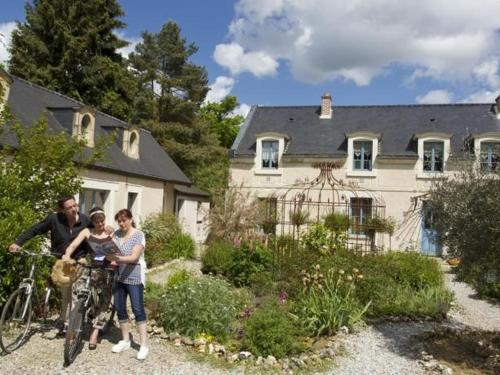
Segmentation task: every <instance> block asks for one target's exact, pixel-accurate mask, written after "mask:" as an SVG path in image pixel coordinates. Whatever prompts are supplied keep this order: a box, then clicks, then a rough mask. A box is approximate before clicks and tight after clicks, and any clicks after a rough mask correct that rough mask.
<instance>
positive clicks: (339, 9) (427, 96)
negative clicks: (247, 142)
mask: <svg viewBox="0 0 500 375" xmlns="http://www.w3.org/2000/svg"><path fill="white" fill-rule="evenodd" d="M119 2H120V4H121V5H122V7H123V9H124V11H125V13H126V16H125V17H124V22H125V23H126V24H127V28H126V29H124V30H121V31H120V35H121V36H122V37H123V38H125V39H127V40H129V41H131V42H132V43H134V42H137V41H138V40H139V37H140V33H141V31H143V30H148V31H155V32H156V31H158V30H159V29H160V28H161V26H162V25H163V24H164V23H165V22H167V21H168V20H174V21H176V22H177V23H178V24H179V25H180V26H181V28H182V32H183V35H184V36H185V38H186V39H187V40H188V41H189V42H194V43H195V44H197V45H198V47H199V52H198V53H197V54H196V55H195V56H194V57H193V61H194V62H196V63H198V64H202V65H204V66H205V67H206V68H207V71H208V74H209V79H210V83H211V84H212V90H211V93H210V96H209V99H210V100H212V101H216V100H219V99H220V98H222V97H223V96H224V94H228V93H229V94H231V95H236V96H237V97H238V100H239V102H240V103H242V108H241V110H242V112H245V110H247V109H248V106H249V105H253V104H259V105H311V104H319V101H320V97H321V94H322V93H323V92H325V91H329V92H331V93H332V97H333V102H334V105H336V104H337V105H379V104H415V103H449V102H492V101H493V100H494V98H495V97H496V95H497V94H498V93H499V92H500V76H499V74H498V66H499V63H500V40H499V29H500V17H498V14H500V1H498V0H475V1H470V0H419V1H418V2H416V1H414V0H352V1H349V2H346V1H344V0H308V1H303V0H237V1H236V0H210V1H200V0H198V1H195V0H183V1H178V0H140V1H139V0H119ZM23 3H24V1H21V0H2V12H1V13H0V33H2V34H4V37H3V40H4V44H5V43H8V35H9V33H10V31H11V30H12V28H13V26H14V24H13V23H12V22H13V21H15V20H23V19H24V8H23ZM131 46H133V44H132V45H131ZM123 53H126V51H123ZM5 58H7V55H6V52H5V48H4V47H3V46H0V60H2V59H5Z"/></svg>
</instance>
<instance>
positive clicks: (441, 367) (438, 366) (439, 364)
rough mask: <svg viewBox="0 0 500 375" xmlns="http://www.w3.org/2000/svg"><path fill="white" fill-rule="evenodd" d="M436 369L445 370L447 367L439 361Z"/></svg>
mask: <svg viewBox="0 0 500 375" xmlns="http://www.w3.org/2000/svg"><path fill="white" fill-rule="evenodd" d="M434 369H435V370H438V371H440V372H443V371H444V369H445V367H444V366H443V365H442V364H441V363H438V364H437V365H436V367H434Z"/></svg>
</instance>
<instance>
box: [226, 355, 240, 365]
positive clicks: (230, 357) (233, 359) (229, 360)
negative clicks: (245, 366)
mask: <svg viewBox="0 0 500 375" xmlns="http://www.w3.org/2000/svg"><path fill="white" fill-rule="evenodd" d="M237 360H238V354H232V355H230V356H229V357H227V361H228V362H229V363H233V362H236V361H237Z"/></svg>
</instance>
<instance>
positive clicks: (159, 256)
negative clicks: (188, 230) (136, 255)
mask: <svg viewBox="0 0 500 375" xmlns="http://www.w3.org/2000/svg"><path fill="white" fill-rule="evenodd" d="M141 229H142V231H143V232H144V234H145V235H146V251H145V252H144V256H145V257H146V263H147V265H148V267H150V268H151V267H155V266H158V265H161V264H164V263H166V262H168V261H169V260H172V259H176V258H180V257H184V258H192V257H193V255H194V248H195V244H194V241H193V239H192V238H191V237H190V236H189V235H187V234H184V233H182V231H181V227H180V226H179V223H178V222H177V219H176V218H175V216H174V215H172V214H152V215H150V216H148V217H147V218H146V219H145V220H144V221H143V222H142V225H141Z"/></svg>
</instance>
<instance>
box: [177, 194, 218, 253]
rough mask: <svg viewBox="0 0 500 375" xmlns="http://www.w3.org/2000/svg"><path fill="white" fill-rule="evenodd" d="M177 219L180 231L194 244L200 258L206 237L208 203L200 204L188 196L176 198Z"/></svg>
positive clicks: (179, 195) (180, 195)
mask: <svg viewBox="0 0 500 375" xmlns="http://www.w3.org/2000/svg"><path fill="white" fill-rule="evenodd" d="M176 209H177V219H178V221H179V224H180V225H181V226H182V229H183V230H184V231H185V232H186V233H188V234H189V235H190V236H191V238H193V240H194V241H195V242H196V249H197V254H196V257H200V256H201V247H202V244H204V243H205V241H206V239H207V236H208V225H207V224H208V221H207V219H208V213H209V210H210V203H209V202H201V201H198V200H196V198H193V197H191V196H188V195H182V194H178V195H177V197H176Z"/></svg>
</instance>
